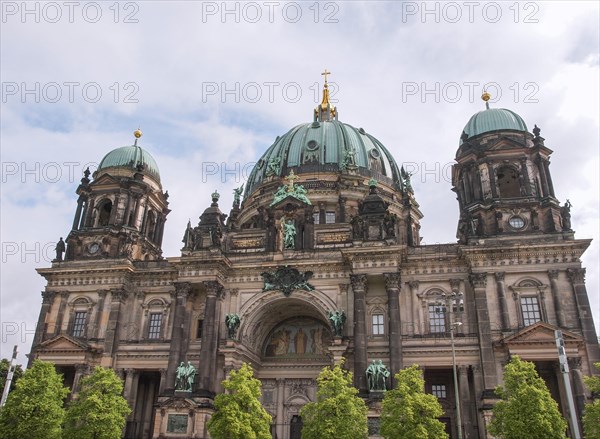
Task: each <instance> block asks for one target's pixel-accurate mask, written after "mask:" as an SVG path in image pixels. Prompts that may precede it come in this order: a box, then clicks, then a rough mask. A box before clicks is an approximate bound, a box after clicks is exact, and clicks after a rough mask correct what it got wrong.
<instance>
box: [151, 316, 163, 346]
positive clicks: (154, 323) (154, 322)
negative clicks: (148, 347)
mask: <svg viewBox="0 0 600 439" xmlns="http://www.w3.org/2000/svg"><path fill="white" fill-rule="evenodd" d="M161 323H162V313H158V312H156V313H154V312H153V313H151V314H150V322H149V324H148V338H149V339H153V340H156V339H159V338H160V326H161Z"/></svg>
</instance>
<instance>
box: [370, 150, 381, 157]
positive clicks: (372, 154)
mask: <svg viewBox="0 0 600 439" xmlns="http://www.w3.org/2000/svg"><path fill="white" fill-rule="evenodd" d="M369 154H370V156H371V157H373V158H374V159H378V158H379V157H381V154H379V151H377V150H376V149H375V148H373V149H372V150H371V151H369Z"/></svg>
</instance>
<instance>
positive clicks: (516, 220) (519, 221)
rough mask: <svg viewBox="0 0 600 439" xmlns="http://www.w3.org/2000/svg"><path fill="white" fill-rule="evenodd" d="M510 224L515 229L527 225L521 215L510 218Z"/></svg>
mask: <svg viewBox="0 0 600 439" xmlns="http://www.w3.org/2000/svg"><path fill="white" fill-rule="evenodd" d="M508 224H510V226H511V227H512V228H513V229H522V228H523V227H525V220H524V219H523V218H521V217H520V216H513V217H511V218H510V219H509V220H508Z"/></svg>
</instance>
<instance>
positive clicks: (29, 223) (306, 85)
mask: <svg viewBox="0 0 600 439" xmlns="http://www.w3.org/2000/svg"><path fill="white" fill-rule="evenodd" d="M6 3H11V2H4V3H3V5H5V4H6ZM15 3H16V4H17V5H18V6H19V5H21V3H20V2H15ZM33 3H35V2H33ZM129 3H132V4H133V5H136V6H135V7H133V8H130V9H127V10H126V9H125V7H124V3H119V5H118V6H119V8H120V9H119V15H118V17H117V18H118V19H117V20H115V15H114V14H115V11H114V10H111V9H109V8H108V6H109V5H110V4H109V3H106V4H105V3H102V4H101V7H102V17H101V19H100V20H99V21H98V22H96V23H91V22H90V21H89V20H90V18H92V17H91V16H88V15H89V14H91V13H92V12H93V11H91V10H90V11H87V13H88V15H85V16H84V15H82V12H81V11H80V10H78V11H76V13H75V14H74V16H73V23H70V22H69V20H68V19H66V18H65V17H67V16H68V15H67V11H63V18H62V20H60V21H59V22H57V23H49V22H47V20H45V19H44V18H45V17H44V13H43V11H42V9H40V20H39V21H40V22H39V23H36V22H35V21H34V20H33V16H32V15H29V16H26V17H25V18H26V19H25V20H23V18H22V16H21V15H20V14H17V15H15V16H13V15H10V16H7V17H5V18H6V21H5V22H3V23H2V28H1V31H0V32H1V33H2V35H1V36H2V38H1V43H0V44H1V47H0V49H1V53H2V63H0V64H1V65H0V73H1V75H2V86H3V95H2V99H3V100H2V104H1V105H2V107H1V110H2V117H1V120H0V127H1V129H2V130H1V131H2V132H1V134H0V136H1V137H0V141H1V145H0V146H1V153H2V158H1V160H2V166H3V169H2V176H1V177H2V187H1V189H0V195H1V203H2V204H1V205H2V209H1V220H2V223H1V234H2V237H1V240H2V242H10V243H12V242H15V243H18V244H19V245H20V246H21V247H20V250H19V252H20V253H19V254H17V255H13V256H10V257H9V258H8V257H7V259H6V261H5V262H4V263H3V264H2V281H1V282H2V283H1V285H2V295H1V301H2V304H1V305H2V307H1V308H2V318H1V320H2V321H3V322H8V321H12V320H14V321H15V322H20V323H19V325H18V326H19V328H20V329H19V330H18V332H19V333H18V334H15V335H12V336H7V333H9V332H13V331H12V329H11V330H10V331H8V330H7V328H4V329H3V331H4V332H3V335H2V336H3V340H2V350H1V352H0V354H1V355H2V356H7V355H9V354H10V350H11V348H12V344H13V343H15V342H19V344H20V345H21V347H20V351H21V357H20V358H23V357H22V355H23V354H24V353H26V352H28V350H29V347H30V344H31V337H30V336H28V335H27V334H26V336H24V337H23V339H24V341H23V342H22V343H21V336H23V334H24V333H26V332H27V330H29V329H32V328H34V326H35V323H36V321H37V314H38V312H39V304H40V295H39V292H40V291H41V290H42V289H43V287H44V281H43V279H42V278H41V277H40V276H38V275H37V274H36V273H35V271H34V269H35V268H36V267H41V266H48V265H49V263H48V262H47V261H44V260H42V259H40V257H38V259H37V260H36V259H35V258H36V257H34V256H33V254H28V253H27V251H28V250H29V249H31V248H34V247H35V245H36V243H39V246H40V248H42V247H43V246H44V245H46V244H47V243H49V242H50V243H51V242H55V241H56V240H58V238H59V237H60V236H65V235H66V234H67V232H68V230H69V228H70V225H71V222H72V219H73V218H72V215H73V213H74V210H75V205H76V195H75V193H74V192H75V189H76V187H77V184H78V182H79V178H80V177H81V172H82V170H83V168H84V165H87V164H89V163H92V164H93V163H97V162H99V161H100V160H101V158H102V157H103V156H104V155H105V154H106V153H107V152H108V151H110V150H111V149H113V148H116V147H119V146H123V145H127V144H131V142H132V135H131V132H132V131H133V130H134V129H136V128H137V127H138V126H141V127H142V130H143V131H144V137H143V138H142V139H141V142H142V144H143V145H144V147H146V148H147V149H148V150H149V151H150V152H151V153H152V155H153V156H154V157H155V158H156V160H157V162H158V166H159V168H160V170H161V177H162V183H163V186H164V188H165V189H168V190H169V193H170V194H171V198H170V202H171V204H170V208H171V209H172V213H171V214H170V215H169V218H168V221H167V224H166V230H165V236H164V246H163V249H164V254H165V255H167V256H177V255H179V249H180V247H181V237H182V234H183V231H184V228H185V225H186V224H187V221H188V218H191V219H192V222H193V223H194V222H196V221H197V218H198V216H199V215H200V214H201V213H202V211H203V210H204V209H205V208H206V207H207V206H208V205H209V203H210V193H211V192H212V191H213V190H214V189H218V190H219V191H220V192H221V194H222V197H221V200H220V205H221V208H222V210H223V211H225V212H226V213H227V212H228V210H229V206H230V205H231V202H232V199H233V195H232V190H233V188H234V187H237V186H239V182H238V181H236V180H235V178H227V177H228V174H227V170H231V169H236V166H237V165H236V164H237V163H240V170H241V169H242V165H245V164H248V163H252V162H253V161H255V160H257V159H258V158H259V157H260V155H261V154H262V152H263V151H264V150H266V148H267V147H268V146H269V145H271V144H272V142H273V141H274V139H275V137H276V136H277V135H282V134H283V133H285V132H286V131H287V130H288V129H289V128H291V127H292V126H294V125H297V124H298V123H302V122H309V121H311V120H312V109H313V107H314V106H315V105H316V103H317V101H318V100H319V99H320V87H321V86H320V83H321V81H322V77H321V75H320V74H319V73H320V72H321V71H322V70H323V69H324V68H326V67H327V68H328V69H329V70H331V71H332V72H333V74H332V75H331V76H330V80H331V81H333V82H335V84H336V85H337V87H338V91H337V93H336V94H335V98H336V99H337V100H338V103H337V104H336V105H337V106H338V109H339V113H340V119H341V120H343V121H344V122H347V123H350V124H352V125H354V126H357V127H363V128H364V129H365V130H366V131H367V132H369V133H370V134H372V135H374V136H375V137H377V138H378V139H379V140H381V141H382V142H383V143H384V145H386V146H387V147H388V149H389V150H390V151H391V152H392V154H393V155H394V157H395V158H396V160H397V161H398V162H399V163H414V164H417V165H418V168H419V170H420V173H419V174H417V175H415V176H414V177H413V179H414V187H415V195H416V198H417V201H418V202H419V204H420V206H421V210H422V212H423V213H424V215H425V218H424V219H423V221H422V229H421V232H422V234H423V236H424V238H425V241H426V242H427V243H436V242H455V233H456V222H457V218H458V208H457V201H456V199H455V194H454V193H453V192H452V191H451V184H450V182H449V181H448V179H447V178H445V177H444V175H443V172H444V171H443V170H445V169H447V167H446V165H447V164H448V163H451V162H452V161H453V158H454V154H455V152H456V148H457V145H458V139H459V136H460V133H461V131H462V128H463V126H464V125H465V123H466V121H467V120H468V119H469V117H470V116H471V115H472V114H473V113H475V112H477V111H480V110H482V109H483V104H482V102H481V101H480V100H479V95H480V93H481V90H482V87H483V84H485V83H489V82H493V83H496V84H497V86H496V88H495V90H494V91H496V90H497V91H498V92H499V93H497V96H495V98H497V99H498V102H496V103H493V104H492V105H494V106H499V107H506V108H511V109H513V110H514V111H516V112H518V113H519V114H521V116H523V118H524V119H525V121H526V123H527V124H528V126H529V127H530V129H531V128H532V127H533V124H534V123H535V124H538V126H540V127H541V128H542V135H543V136H544V137H545V138H546V144H547V146H549V147H550V148H552V149H553V150H554V154H553V156H552V165H551V171H552V177H553V180H554V186H555V188H556V192H557V196H558V198H559V199H560V200H561V201H563V202H564V200H565V199H567V198H569V199H570V200H571V202H572V203H573V206H574V207H573V218H572V220H573V226H574V228H575V229H576V230H577V237H578V238H593V241H592V244H591V247H590V248H589V249H588V251H587V252H586V255H585V256H584V260H583V263H584V265H585V266H587V267H588V277H587V288H588V292H589V295H590V300H591V302H592V309H593V313H594V317H595V320H596V323H597V325H598V326H597V328H598V327H600V298H599V297H598V296H599V294H598V291H599V290H600V287H599V285H600V284H599V279H598V275H597V273H596V270H594V268H595V267H597V266H598V257H599V256H598V253H599V251H598V238H599V225H598V217H599V216H600V209H599V199H600V197H599V194H598V170H599V166H600V165H599V163H598V155H599V153H598V144H599V143H600V142H599V138H598V130H599V115H598V106H597V102H598V95H599V91H598V74H599V67H598V56H597V54H598V52H599V47H598V38H597V36H598V29H597V21H596V19H597V16H598V5H597V4H596V3H593V2H582V3H577V5H576V6H574V5H573V3H572V2H569V3H567V2H563V3H552V2H540V3H533V2H529V3H527V4H528V5H534V6H527V8H526V7H525V6H524V5H525V4H524V3H518V4H515V5H517V6H516V7H517V8H519V9H518V16H516V15H515V14H516V12H517V10H515V9H514V8H515V6H514V5H513V6H512V7H513V9H510V7H511V5H512V4H511V3H498V4H499V5H500V7H501V12H502V15H501V18H500V19H499V20H498V21H497V22H493V21H494V20H493V18H494V16H492V15H491V14H492V12H494V11H493V10H492V9H491V8H488V9H487V10H486V12H485V13H484V12H483V8H484V6H485V5H484V4H481V7H478V9H476V10H475V11H474V15H473V20H472V22H471V21H470V20H469V15H468V14H469V11H468V10H466V9H462V10H461V14H462V15H461V19H460V20H459V21H457V22H454V23H452V22H450V21H452V17H453V15H449V14H451V12H452V11H451V10H449V9H448V6H445V5H447V4H446V3H441V2H440V3H437V2H433V3H431V2H429V3H428V7H429V8H432V10H433V11H434V12H432V13H429V14H427V11H424V10H423V9H422V8H423V5H424V3H423V2H403V3H398V4H395V3H392V2H325V3H322V2H320V3H299V4H300V6H301V12H302V14H301V17H300V19H299V20H298V21H297V22H294V20H295V15H292V14H293V12H294V10H293V9H292V8H293V7H294V6H293V5H291V2H282V3H281V5H280V7H279V6H278V7H277V9H275V10H274V11H273V16H272V20H271V19H270V17H269V10H268V9H267V7H266V6H264V5H263V4H262V3H260V2H259V3H258V5H259V6H261V8H262V9H261V14H262V15H261V19H260V20H259V21H258V22H256V23H250V22H249V21H250V19H252V17H253V16H252V15H249V14H251V12H252V11H251V10H250V9H248V6H246V9H245V10H244V3H237V2H229V7H231V8H236V7H237V8H238V9H239V12H235V10H234V12H233V13H231V14H227V13H224V11H223V10H222V9H219V10H218V11H217V13H215V14H212V13H211V11H213V9H207V8H211V7H213V6H215V5H216V6H217V7H218V8H221V7H222V5H223V3H221V2H216V3H214V2H170V3H167V2H139V3H136V2H129ZM129 3H128V4H129ZM35 4H38V3H35ZM328 4H331V5H332V6H327V5H328ZM486 4H487V3H486ZM39 5H42V3H39ZM236 5H237V6H236ZM315 5H316V6H315ZM436 5H437V6H436ZM459 5H461V4H459ZM414 6H416V7H418V10H417V12H416V13H414V14H412V13H411V11H413V9H410V8H412V7H414ZM3 7H5V6H3ZM311 7H313V9H310V8H311ZM436 7H437V8H438V12H435V8H436ZM40 8H42V6H40ZM136 8H137V9H136ZM315 8H316V9H315ZM444 8H446V9H444ZM284 11H285V12H284ZM46 12H48V13H49V12H50V11H46ZM316 12H318V14H317V15H315V14H316ZM131 14H133V15H131ZM236 14H237V16H236ZM436 14H437V15H436ZM128 16H129V18H130V19H137V20H138V22H132V23H126V22H125V21H126V19H125V17H128ZM236 17H237V18H239V19H238V20H237V21H238V22H236ZM315 17H316V20H315ZM46 18H47V17H46ZM326 18H328V20H326ZM527 18H529V19H535V20H537V22H526V21H527V20H526V19H527ZM335 20H337V22H336V21H335ZM23 21H25V22H23ZM115 21H117V22H115ZM315 21H316V22H315ZM515 21H516V22H515ZM8 83H10V84H11V85H14V84H16V85H17V87H18V90H17V92H16V93H15V94H14V95H13V94H7V90H6V87H7V86H8V85H7V84H8ZM51 83H56V84H58V85H59V86H60V91H61V97H60V99H58V101H57V102H55V103H52V102H49V101H51V100H52V99H53V96H54V95H52V94H51V92H52V91H55V90H56V87H54V86H52V85H50V84H51ZM69 83H71V84H72V83H75V84H76V85H71V86H72V87H73V93H72V98H71V96H70V95H69V92H70V89H69V87H70V85H67V84H69ZM468 83H477V84H476V85H473V84H468ZM37 84H39V85H37ZM215 86H216V87H217V88H216V90H215V88H214V87H215ZM257 86H258V88H257ZM53 87H54V88H53ZM411 87H412V88H411ZM414 87H417V88H416V91H415V88H414ZM98 89H99V90H100V91H101V98H100V99H99V100H98V101H97V102H93V101H94V99H95V96H94V94H93V92H95V91H96V90H98ZM27 90H29V91H30V92H29V93H27ZM31 90H33V91H31ZM256 90H259V91H260V98H259V99H255V98H256V94H251V92H253V91H254V92H255V91H256ZM297 90H300V92H301V93H300V96H299V97H297V96H296V95H297V93H295V92H296V91H297ZM457 90H458V91H459V92H460V98H458V99H454V98H453V97H454V96H455V95H456V93H455V94H451V92H456V91H457ZM413 92H414V93H413ZM500 92H501V96H500ZM36 99H37V100H38V101H39V102H36ZM53 163H56V164H58V168H59V169H60V171H61V177H60V178H58V179H56V174H51V172H52V171H56V168H53V165H51V164H53ZM67 163H74V164H72V165H71V164H67ZM210 163H217V164H218V165H219V166H218V169H219V170H218V172H217V173H215V174H212V175H208V174H210V172H208V169H207V166H208V164H210ZM223 164H224V165H223ZM15 166H16V167H15ZM211 169H212V168H211ZM436 169H439V172H440V173H439V174H437V172H438V171H436ZM29 171H31V172H29ZM71 171H72V172H71ZM211 172H212V171H211ZM229 177H231V176H229ZM22 243H25V244H24V246H22V245H21V244H22ZM32 246H33V247H32ZM23 328H25V329H23ZM8 329H10V328H8ZM22 361H24V360H22Z"/></svg>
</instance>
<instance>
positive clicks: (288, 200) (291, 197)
mask: <svg viewBox="0 0 600 439" xmlns="http://www.w3.org/2000/svg"><path fill="white" fill-rule="evenodd" d="M306 201H309V200H308V198H307V199H306ZM306 201H304V200H302V199H300V198H297V197H295V196H294V195H293V194H289V195H288V196H287V197H285V198H282V199H281V200H277V201H276V202H274V203H272V204H271V205H270V206H269V207H272V208H274V209H277V208H278V207H279V206H284V205H286V204H287V203H291V204H296V205H300V206H311V204H310V201H309V202H308V203H307V202H306Z"/></svg>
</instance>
